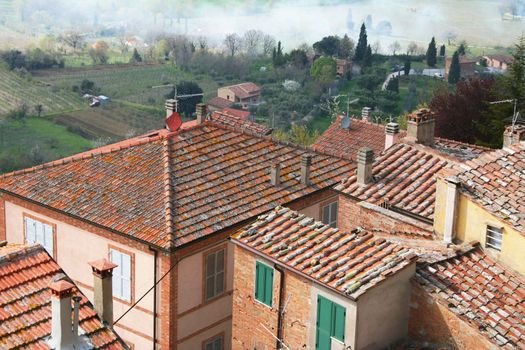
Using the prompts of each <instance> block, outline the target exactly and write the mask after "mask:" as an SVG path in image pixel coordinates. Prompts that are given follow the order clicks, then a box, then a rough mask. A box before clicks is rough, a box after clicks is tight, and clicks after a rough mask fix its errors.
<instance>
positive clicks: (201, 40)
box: [197, 35, 208, 51]
mask: <svg viewBox="0 0 525 350" xmlns="http://www.w3.org/2000/svg"><path fill="white" fill-rule="evenodd" d="M197 46H198V47H199V49H200V50H204V51H206V50H207V49H208V39H207V38H206V37H205V36H203V35H201V36H199V37H198V38H197Z"/></svg>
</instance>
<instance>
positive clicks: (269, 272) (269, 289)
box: [264, 266, 273, 306]
mask: <svg viewBox="0 0 525 350" xmlns="http://www.w3.org/2000/svg"><path fill="white" fill-rule="evenodd" d="M265 268H266V274H265V281H264V283H265V291H264V297H265V298H264V299H265V301H264V303H265V304H266V305H268V306H272V298H273V269H272V268H271V267H269V266H265Z"/></svg>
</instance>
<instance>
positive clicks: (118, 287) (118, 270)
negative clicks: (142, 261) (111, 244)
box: [109, 249, 122, 298]
mask: <svg viewBox="0 0 525 350" xmlns="http://www.w3.org/2000/svg"><path fill="white" fill-rule="evenodd" d="M109 257H110V260H111V262H113V263H115V264H117V265H118V266H117V267H115V269H114V270H113V281H112V283H113V295H114V296H116V297H118V298H121V297H122V261H121V259H120V254H119V252H117V251H115V250H113V249H111V250H110V251H109Z"/></svg>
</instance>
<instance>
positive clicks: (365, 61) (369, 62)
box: [362, 45, 372, 67]
mask: <svg viewBox="0 0 525 350" xmlns="http://www.w3.org/2000/svg"><path fill="white" fill-rule="evenodd" d="M362 65H363V66H364V67H370V66H371V65H372V48H371V47H370V45H368V46H367V47H366V51H365V56H364V57H363V61H362Z"/></svg>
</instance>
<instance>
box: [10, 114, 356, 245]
mask: <svg viewBox="0 0 525 350" xmlns="http://www.w3.org/2000/svg"><path fill="white" fill-rule="evenodd" d="M150 135H151V136H150V137H139V138H135V139H134V140H133V141H132V142H129V143H120V144H117V146H116V147H115V148H114V149H113V148H111V146H105V147H104V148H103V149H102V150H101V151H100V152H99V151H97V150H94V151H92V152H91V153H84V154H82V155H81V156H78V157H70V158H67V159H66V160H61V161H57V162H53V163H50V164H46V165H43V166H38V167H35V168H31V169H28V170H24V171H17V172H14V173H11V174H8V175H7V176H3V177H2V178H0V189H2V190H3V191H7V192H10V193H14V194H16V195H19V196H22V197H25V198H28V199H30V200H33V201H36V202H38V203H41V204H44V205H47V206H50V207H52V208H55V209H57V210H61V211H63V212H66V213H68V214H70V215H74V216H77V217H80V218H83V219H85V220H88V221H91V222H94V223H96V224H99V225H102V226H105V227H107V228H110V229H113V230H116V231H119V232H122V233H124V234H128V235H131V236H133V237H135V238H137V239H140V240H143V241H146V242H149V243H150V244H155V245H157V246H159V247H163V248H166V249H168V248H170V247H173V246H179V245H182V244H185V243H188V242H191V241H192V240H194V239H197V238H200V237H202V236H205V235H208V234H210V233H213V232H215V231H217V230H220V229H224V228H227V227H229V226H231V225H235V224H237V223H240V222H242V221H244V220H247V219H250V218H253V217H255V216H257V215H260V214H261V213H264V212H266V211H268V210H270V209H272V208H274V207H275V206H277V205H279V204H285V203H288V202H291V201H293V200H295V199H298V198H300V197H302V196H305V195H308V194H311V193H313V192H315V191H317V190H319V189H323V188H329V187H331V186H333V185H335V184H336V183H338V182H339V181H341V179H342V178H343V176H345V175H346V174H348V173H350V171H351V169H352V168H353V165H351V163H350V162H349V161H346V160H343V159H340V158H336V157H332V156H328V155H325V154H321V153H315V152H313V151H312V150H310V149H305V148H300V147H297V146H293V145H291V144H286V143H279V142H277V141H274V140H272V139H271V138H270V137H268V136H265V137H263V136H260V135H256V134H254V133H250V132H248V131H246V130H242V131H240V130H238V129H235V128H231V127H227V126H224V125H222V124H219V123H214V122H210V121H207V122H205V123H203V124H201V125H197V126H195V127H193V128H188V129H184V130H179V131H178V132H175V133H170V134H168V133H167V132H166V131H159V132H157V133H153V134H150ZM168 141H169V142H168ZM304 153H312V154H313V160H312V172H311V183H312V184H311V185H310V186H305V185H303V184H301V183H300V181H299V174H300V158H301V155H302V154H304ZM276 161H280V162H281V165H282V171H281V176H282V186H280V187H278V188H276V187H274V186H272V185H271V183H270V179H269V172H270V165H271V164H272V163H273V162H276Z"/></svg>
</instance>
